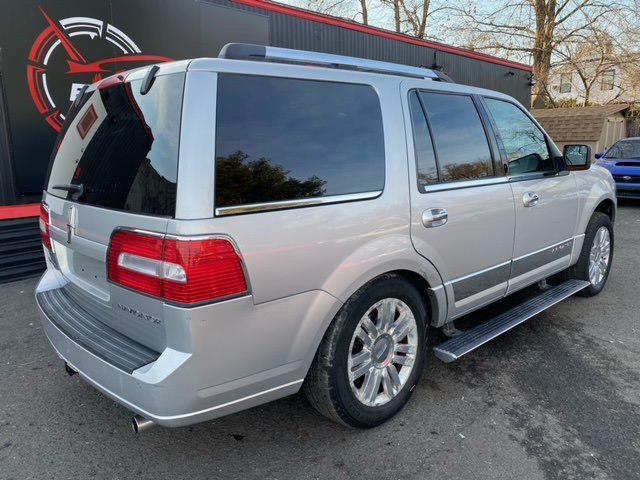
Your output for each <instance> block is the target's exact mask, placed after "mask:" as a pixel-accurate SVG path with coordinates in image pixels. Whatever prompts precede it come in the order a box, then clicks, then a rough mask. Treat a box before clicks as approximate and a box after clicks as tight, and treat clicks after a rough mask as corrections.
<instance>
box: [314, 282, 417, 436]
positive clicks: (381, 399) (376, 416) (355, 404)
mask: <svg viewBox="0 0 640 480" xmlns="http://www.w3.org/2000/svg"><path fill="white" fill-rule="evenodd" d="M427 331H428V329H427V308H426V304H425V300H424V298H423V297H422V296H421V294H420V293H419V292H418V290H417V289H416V288H415V287H414V286H413V285H412V284H411V283H410V282H409V281H407V280H406V279H405V278H404V277H402V276H401V275H397V274H386V275H382V276H380V277H377V278H375V279H374V280H372V281H370V282H369V283H367V284H366V285H365V286H363V287H362V288H360V289H359V290H358V291H357V292H356V293H355V294H354V295H353V296H352V297H351V298H350V299H349V300H348V301H347V302H346V303H345V304H344V305H343V307H342V308H341V309H340V311H339V312H338V314H337V315H336V317H335V318H334V320H333V322H332V323H331V325H330V326H329V328H328V330H327V332H326V334H325V336H324V338H323V340H322V342H321V344H320V347H319V348H318V351H317V353H316V356H315V358H314V361H313V364H312V366H311V368H310V370H309V373H308V374H307V378H306V380H305V383H304V386H303V391H304V393H305V395H306V396H307V399H308V400H309V403H311V405H312V406H313V407H314V408H315V409H316V410H318V412H320V413H321V414H323V415H324V416H326V417H327V418H329V419H331V420H333V421H336V422H339V423H342V424H344V425H347V426H350V427H356V428H371V427H375V426H377V425H380V424H381V423H383V422H385V421H387V420H388V419H390V418H391V417H393V416H394V415H395V414H396V413H397V412H398V411H399V410H400V409H401V408H402V407H403V406H404V405H405V404H406V403H407V401H408V400H409V397H410V396H411V393H412V392H413V390H414V388H415V387H416V384H417V383H418V381H419V379H420V375H421V373H422V370H423V366H424V360H425V352H426V345H427V340H428V339H427Z"/></svg>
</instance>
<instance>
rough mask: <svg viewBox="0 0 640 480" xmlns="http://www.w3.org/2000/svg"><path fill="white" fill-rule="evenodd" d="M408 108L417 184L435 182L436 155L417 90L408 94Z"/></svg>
mask: <svg viewBox="0 0 640 480" xmlns="http://www.w3.org/2000/svg"><path fill="white" fill-rule="evenodd" d="M409 110H410V111H411V123H412V124H413V145H414V150H415V152H416V169H417V172H418V185H428V184H430V183H436V182H437V181H438V170H437V168H436V156H435V154H434V152H433V144H432V143H431V135H430V134H429V127H428V126H427V120H426V119H425V117H424V112H423V110H422V105H420V100H419V99H418V94H417V92H411V94H410V95H409Z"/></svg>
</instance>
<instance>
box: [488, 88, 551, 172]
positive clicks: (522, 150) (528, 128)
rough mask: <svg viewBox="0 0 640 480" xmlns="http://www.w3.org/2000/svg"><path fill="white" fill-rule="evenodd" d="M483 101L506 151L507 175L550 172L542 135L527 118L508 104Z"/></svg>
mask: <svg viewBox="0 0 640 480" xmlns="http://www.w3.org/2000/svg"><path fill="white" fill-rule="evenodd" d="M486 101H487V105H488V107H489V111H490V112H491V114H492V115H493V119H494V120H495V123H496V125H497V127H498V133H499V135H500V138H501V139H502V144H503V145H504V149H505V150H506V152H507V157H508V159H509V173H511V174H513V175H518V174H522V173H533V172H544V171H550V170H554V169H555V167H554V165H553V160H552V159H551V156H550V155H549V149H548V148H547V142H546V141H545V138H544V134H543V133H542V131H541V130H540V129H539V128H538V127H537V126H536V125H535V124H534V123H533V122H532V121H531V119H530V118H529V117H528V116H527V115H525V113H524V112H523V111H522V110H520V109H519V108H518V107H517V106H515V105H514V104H512V103H509V102H503V101H501V100H496V99H493V98H487V99H486Z"/></svg>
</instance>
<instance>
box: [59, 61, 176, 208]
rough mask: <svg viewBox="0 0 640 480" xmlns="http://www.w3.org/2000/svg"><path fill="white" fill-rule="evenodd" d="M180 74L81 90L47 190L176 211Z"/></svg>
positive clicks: (113, 204)
mask: <svg viewBox="0 0 640 480" xmlns="http://www.w3.org/2000/svg"><path fill="white" fill-rule="evenodd" d="M184 77H185V75H184V73H179V74H171V75H161V76H158V77H157V78H156V79H155V81H154V83H153V85H152V87H151V89H150V90H149V91H148V93H147V94H146V95H142V94H140V85H141V83H142V80H136V81H133V82H125V83H116V84H114V85H111V86H109V87H107V88H102V89H96V90H94V91H93V92H91V93H87V94H86V98H83V99H82V105H81V106H79V105H76V106H75V107H74V109H75V111H74V112H73V118H69V119H68V121H67V124H65V128H64V130H63V136H62V137H61V138H60V139H59V141H58V143H57V151H56V152H55V154H54V158H53V163H52V167H51V173H50V176H49V181H48V187H47V191H48V192H49V193H51V194H53V195H56V196H61V197H64V198H67V199H68V200H73V201H77V202H79V203H85V204H88V205H94V206H98V207H105V208H110V209H117V210H125V211H129V212H134V213H143V214H150V215H160V216H170V217H171V216H173V215H175V203H176V181H177V175H178V147H179V138H180V118H181V114H182V95H183V90H184Z"/></svg>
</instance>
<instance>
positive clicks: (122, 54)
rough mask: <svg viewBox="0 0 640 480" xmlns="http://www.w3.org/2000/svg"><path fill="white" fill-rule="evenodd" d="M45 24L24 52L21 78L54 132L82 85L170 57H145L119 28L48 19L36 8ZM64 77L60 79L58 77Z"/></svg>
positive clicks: (90, 20)
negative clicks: (24, 68) (24, 75)
mask: <svg viewBox="0 0 640 480" xmlns="http://www.w3.org/2000/svg"><path fill="white" fill-rule="evenodd" d="M40 11H41V12H42V15H43V16H44V18H45V20H46V22H47V24H48V26H47V27H46V28H45V29H44V30H43V31H42V33H40V35H38V37H37V38H36V40H35V42H34V43H33V46H32V47H31V51H30V52H29V65H28V66H27V79H28V81H29V92H30V93H31V97H32V98H33V102H34V103H35V105H36V108H37V109H38V112H40V114H41V115H42V116H43V117H44V118H45V120H46V121H47V123H48V124H49V125H50V126H51V127H53V129H54V130H56V131H60V129H61V127H62V123H63V122H64V112H66V111H67V109H68V108H69V105H70V104H71V102H73V100H74V99H75V97H76V95H77V93H78V92H79V91H80V90H81V89H82V87H83V86H84V85H86V84H91V83H94V82H97V81H99V80H101V79H102V78H104V77H106V76H109V75H112V74H114V73H117V72H119V71H122V70H128V69H131V68H135V67H140V66H143V65H148V64H150V63H159V62H167V61H171V60H172V59H171V58H167V57H163V56H160V55H146V54H143V53H142V50H141V49H140V47H138V45H137V44H136V43H135V42H134V41H133V40H132V39H131V38H130V37H129V36H127V35H126V34H125V33H124V32H123V31H122V30H120V29H118V28H116V27H115V26H113V25H111V24H110V23H107V22H105V21H103V20H98V19H95V18H90V17H69V18H63V19H60V20H57V21H56V20H53V19H52V18H51V17H50V16H49V15H48V14H47V12H45V10H44V9H43V8H42V7H40ZM63 78H64V79H65V80H66V81H62V82H61V81H60V79H63Z"/></svg>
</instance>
